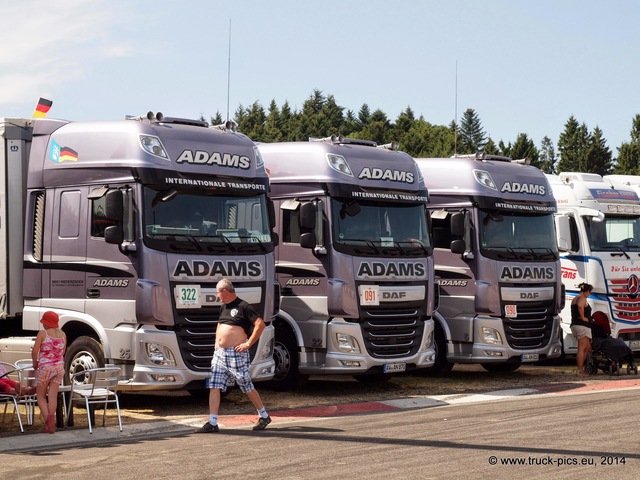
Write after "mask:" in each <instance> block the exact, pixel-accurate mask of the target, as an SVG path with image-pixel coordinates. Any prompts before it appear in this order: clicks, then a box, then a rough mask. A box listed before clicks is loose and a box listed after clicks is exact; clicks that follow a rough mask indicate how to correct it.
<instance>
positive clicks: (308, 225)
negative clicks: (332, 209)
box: [300, 202, 316, 231]
mask: <svg viewBox="0 0 640 480" xmlns="http://www.w3.org/2000/svg"><path fill="white" fill-rule="evenodd" d="M300 228H302V229H303V230H311V231H313V230H315V228H316V206H315V204H314V203H313V202H305V203H303V204H302V205H300Z"/></svg>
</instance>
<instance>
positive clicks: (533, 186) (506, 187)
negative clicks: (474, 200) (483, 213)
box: [500, 182, 547, 196]
mask: <svg viewBox="0 0 640 480" xmlns="http://www.w3.org/2000/svg"><path fill="white" fill-rule="evenodd" d="M500 191H501V192H502V193H522V194H531V195H540V196H544V195H546V194H547V187H546V186H545V185H540V184H538V183H520V182H504V183H503V184H502V188H501V189H500Z"/></svg>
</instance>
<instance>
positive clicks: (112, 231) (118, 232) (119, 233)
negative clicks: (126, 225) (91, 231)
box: [104, 225, 124, 245]
mask: <svg viewBox="0 0 640 480" xmlns="http://www.w3.org/2000/svg"><path fill="white" fill-rule="evenodd" d="M104 241H105V242H106V243H114V244H116V245H120V244H121V243H123V242H124V230H123V229H122V225H111V226H110V227H107V228H105V229H104Z"/></svg>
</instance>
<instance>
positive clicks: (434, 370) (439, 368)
mask: <svg viewBox="0 0 640 480" xmlns="http://www.w3.org/2000/svg"><path fill="white" fill-rule="evenodd" d="M435 323H436V325H435V333H434V340H435V345H434V346H435V350H436V361H435V363H434V364H433V367H429V368H419V369H418V370H416V371H415V372H413V375H417V376H421V377H437V376H440V375H446V374H447V373H449V372H450V371H451V369H452V368H453V365H454V364H453V363H451V362H449V361H448V360H447V340H446V338H445V336H444V330H443V329H442V327H441V326H440V324H439V323H438V322H435Z"/></svg>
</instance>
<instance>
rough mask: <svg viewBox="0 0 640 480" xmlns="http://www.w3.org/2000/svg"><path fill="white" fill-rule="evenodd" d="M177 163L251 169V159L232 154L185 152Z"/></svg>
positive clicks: (198, 151)
mask: <svg viewBox="0 0 640 480" xmlns="http://www.w3.org/2000/svg"><path fill="white" fill-rule="evenodd" d="M176 163H195V164H198V165H218V166H220V167H232V168H240V169H242V170H248V169H249V167H251V159H250V158H249V157H246V156H244V155H234V154H231V153H219V152H212V153H209V152H205V151H204V150H196V151H195V152H194V151H192V150H184V151H183V152H182V153H181V154H180V156H179V157H178V159H177V160H176Z"/></svg>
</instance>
